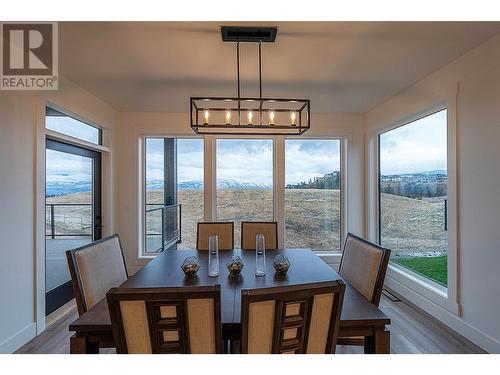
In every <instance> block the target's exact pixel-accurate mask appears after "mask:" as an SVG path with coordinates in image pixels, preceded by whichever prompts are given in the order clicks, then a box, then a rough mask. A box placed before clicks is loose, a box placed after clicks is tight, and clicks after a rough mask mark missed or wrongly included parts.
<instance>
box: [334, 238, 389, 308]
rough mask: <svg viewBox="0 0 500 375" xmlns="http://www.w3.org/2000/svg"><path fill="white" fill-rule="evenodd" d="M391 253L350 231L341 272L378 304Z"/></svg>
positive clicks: (348, 280)
mask: <svg viewBox="0 0 500 375" xmlns="http://www.w3.org/2000/svg"><path fill="white" fill-rule="evenodd" d="M390 255H391V251H390V250H389V249H385V248H383V247H381V246H379V245H377V244H374V243H372V242H370V241H367V240H365V239H363V238H361V237H358V236H356V235H354V234H352V233H349V234H348V235H347V239H346V242H345V245H344V250H343V252H342V259H341V261H340V267H339V274H340V275H341V276H342V277H343V278H344V279H345V280H346V281H347V282H348V283H349V284H351V285H352V286H353V287H354V288H355V289H356V290H357V291H358V292H360V293H361V294H362V295H363V296H365V297H366V298H367V299H368V300H369V301H371V302H372V303H373V304H375V305H377V306H378V304H379V302H380V297H381V295H382V288H383V287H384V279H385V274H386V271H387V264H388V263H389V257H390Z"/></svg>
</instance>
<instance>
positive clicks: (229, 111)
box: [226, 109, 231, 125]
mask: <svg viewBox="0 0 500 375" xmlns="http://www.w3.org/2000/svg"><path fill="white" fill-rule="evenodd" d="M226 125H231V110H229V109H226Z"/></svg>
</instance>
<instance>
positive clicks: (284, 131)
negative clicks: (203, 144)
mask: <svg viewBox="0 0 500 375" xmlns="http://www.w3.org/2000/svg"><path fill="white" fill-rule="evenodd" d="M221 34H222V40H223V41H224V42H232V43H235V44H236V64H237V65H236V70H237V84H238V86H237V97H235V98H234V97H233V98H231V97H191V98H190V121H191V128H192V129H193V131H194V132H195V133H197V134H248V135H301V134H304V133H305V132H306V131H307V130H309V129H310V127H311V102H310V100H309V99H285V98H263V97H262V43H263V42H264V43H269V42H270V43H273V42H274V41H275V38H276V34H277V28H276V27H237V26H236V27H234V26H223V27H222V28H221ZM240 42H243V43H256V44H258V59H259V60H258V63H259V97H258V98H249V97H244V98H242V97H241V95H240V93H241V86H240Z"/></svg>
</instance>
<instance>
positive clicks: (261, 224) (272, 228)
mask: <svg viewBox="0 0 500 375" xmlns="http://www.w3.org/2000/svg"><path fill="white" fill-rule="evenodd" d="M258 234H263V235H264V241H265V246H266V249H272V250H275V249H277V248H278V223H277V222H276V221H242V222H241V248H242V249H245V250H255V246H256V241H255V237H256V236H257V235H258Z"/></svg>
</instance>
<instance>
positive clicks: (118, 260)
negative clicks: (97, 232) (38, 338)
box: [66, 234, 128, 315]
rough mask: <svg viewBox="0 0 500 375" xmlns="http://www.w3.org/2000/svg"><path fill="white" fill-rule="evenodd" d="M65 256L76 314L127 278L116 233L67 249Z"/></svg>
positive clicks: (83, 310) (92, 304) (90, 305)
mask: <svg viewBox="0 0 500 375" xmlns="http://www.w3.org/2000/svg"><path fill="white" fill-rule="evenodd" d="M66 258H67V260H68V267H69V273H70V275H71V284H72V285H73V292H74V294H75V299H76V306H77V308H78V314H79V315H82V314H83V313H85V312H86V311H87V310H88V309H90V308H91V307H92V306H94V305H95V304H96V303H98V302H99V301H100V300H102V299H103V298H104V297H106V292H107V291H108V290H109V289H110V288H113V287H116V286H119V285H121V284H122V283H124V282H125V281H127V279H128V273H127V267H126V266H125V258H124V257H123V250H122V246H121V243H120V239H119V238H118V235H117V234H114V235H112V236H110V237H106V238H103V239H102V240H99V241H95V242H92V243H89V244H87V245H84V246H82V247H79V248H77V249H74V250H68V251H66Z"/></svg>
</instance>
